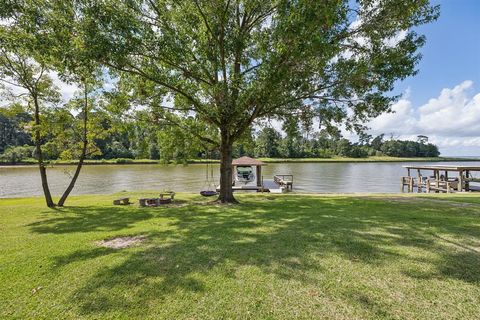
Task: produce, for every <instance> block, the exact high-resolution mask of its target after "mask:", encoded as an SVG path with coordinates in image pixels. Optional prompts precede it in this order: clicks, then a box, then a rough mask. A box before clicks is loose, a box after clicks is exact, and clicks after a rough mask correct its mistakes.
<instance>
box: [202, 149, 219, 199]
mask: <svg viewBox="0 0 480 320" xmlns="http://www.w3.org/2000/svg"><path fill="white" fill-rule="evenodd" d="M205 154H207V153H205ZM208 167H209V162H208V161H207V165H206V167H205V183H204V187H205V186H206V188H205V190H202V191H200V194H201V195H202V196H204V197H210V196H215V195H217V194H218V192H217V191H216V190H215V180H214V178H213V164H210V177H209V176H208ZM212 186H213V187H212Z"/></svg>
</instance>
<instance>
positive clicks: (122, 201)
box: [113, 198, 130, 206]
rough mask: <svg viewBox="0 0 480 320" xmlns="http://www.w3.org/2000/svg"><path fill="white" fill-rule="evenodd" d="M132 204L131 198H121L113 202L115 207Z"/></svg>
mask: <svg viewBox="0 0 480 320" xmlns="http://www.w3.org/2000/svg"><path fill="white" fill-rule="evenodd" d="M129 204H130V198H119V199H115V200H113V205H115V206H126V205H129Z"/></svg>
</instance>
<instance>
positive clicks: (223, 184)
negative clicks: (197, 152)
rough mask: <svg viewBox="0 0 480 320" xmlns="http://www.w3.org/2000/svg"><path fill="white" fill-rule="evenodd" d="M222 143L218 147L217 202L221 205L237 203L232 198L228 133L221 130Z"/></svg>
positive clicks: (230, 145)
mask: <svg viewBox="0 0 480 320" xmlns="http://www.w3.org/2000/svg"><path fill="white" fill-rule="evenodd" d="M221 134H222V141H221V145H220V154H221V158H220V195H219V196H218V201H219V202H221V203H237V200H235V198H234V197H233V189H232V182H233V180H232V178H233V174H232V144H233V143H232V141H231V140H230V138H229V136H228V133H227V132H225V130H222V133H221Z"/></svg>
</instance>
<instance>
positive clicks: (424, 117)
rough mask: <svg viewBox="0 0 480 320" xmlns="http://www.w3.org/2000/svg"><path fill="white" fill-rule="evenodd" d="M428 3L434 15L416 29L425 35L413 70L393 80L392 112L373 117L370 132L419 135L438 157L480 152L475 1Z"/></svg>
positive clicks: (479, 1)
mask: <svg viewBox="0 0 480 320" xmlns="http://www.w3.org/2000/svg"><path fill="white" fill-rule="evenodd" d="M432 3H433V4H439V5H440V7H441V9H440V10H441V13H440V18H439V19H438V20H437V21H436V22H433V23H431V24H428V25H424V26H421V27H419V28H417V30H416V31H417V32H418V33H420V34H424V35H425V36H426V37H427V43H426V44H425V46H424V47H423V48H422V49H421V51H420V52H421V53H422V55H423V59H422V61H421V62H420V63H419V65H418V69H419V73H418V75H416V76H415V77H411V78H408V79H406V80H404V81H402V82H399V83H398V84H397V86H396V88H395V92H399V93H402V92H403V93H404V97H403V99H401V100H400V101H399V102H397V103H396V104H395V105H394V107H393V109H394V110H395V111H396V113H395V114H386V115H382V116H380V117H379V118H378V119H376V120H374V121H373V122H372V123H371V127H372V130H371V133H373V134H378V133H385V134H387V136H388V135H389V134H391V135H393V136H395V137H399V138H414V137H415V136H416V135H418V134H425V135H427V136H429V137H430V138H431V139H430V140H431V141H432V142H433V143H435V144H437V145H438V146H439V147H440V151H441V152H442V155H464V156H467V155H480V0H433V1H432Z"/></svg>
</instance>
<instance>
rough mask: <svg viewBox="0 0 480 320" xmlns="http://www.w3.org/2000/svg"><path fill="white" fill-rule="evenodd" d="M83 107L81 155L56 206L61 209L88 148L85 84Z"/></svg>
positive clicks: (76, 177) (75, 180)
mask: <svg viewBox="0 0 480 320" xmlns="http://www.w3.org/2000/svg"><path fill="white" fill-rule="evenodd" d="M84 99H85V100H84V107H83V138H82V140H83V146H82V153H81V154H80V158H79V160H78V164H77V169H76V170H75V173H74V174H73V177H72V180H70V184H69V185H68V187H67V189H66V190H65V192H64V193H63V195H62V197H61V198H60V200H59V201H58V206H59V207H63V205H64V203H65V201H66V200H67V198H68V196H69V195H70V192H72V190H73V188H74V187H75V183H76V182H77V179H78V176H79V175H80V171H81V170H82V166H83V162H84V160H85V157H86V155H87V146H88V139H87V123H88V91H87V85H86V84H85V95H84Z"/></svg>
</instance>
